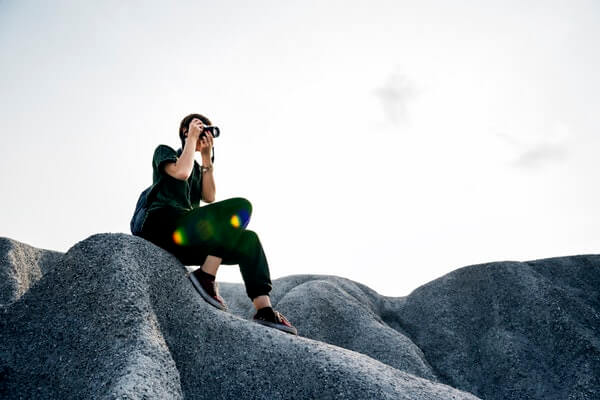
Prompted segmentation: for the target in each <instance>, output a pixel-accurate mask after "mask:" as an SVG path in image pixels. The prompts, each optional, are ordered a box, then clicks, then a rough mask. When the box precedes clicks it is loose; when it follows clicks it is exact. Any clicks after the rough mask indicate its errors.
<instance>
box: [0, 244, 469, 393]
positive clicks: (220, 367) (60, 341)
mask: <svg viewBox="0 0 600 400" xmlns="http://www.w3.org/2000/svg"><path fill="white" fill-rule="evenodd" d="M185 270H186V269H185V267H184V266H183V265H182V264H181V263H180V262H179V261H178V260H177V259H176V258H175V257H174V256H173V255H171V254H169V253H168V252H166V251H164V250H163V249H161V248H159V247H157V246H155V245H154V244H152V243H150V242H148V241H146V240H144V239H141V238H138V237H133V236H130V235H125V234H98V235H93V236H90V237H89V238H87V239H86V240H84V241H81V242H79V243H77V244H76V245H75V246H73V247H72V248H71V249H69V251H68V252H67V253H65V254H64V256H63V257H62V258H61V259H60V261H59V262H58V263H57V264H56V265H55V267H54V268H51V269H48V271H47V272H46V273H45V274H44V275H43V276H42V278H41V279H40V280H39V281H38V283H37V284H36V285H34V286H32V287H31V288H30V290H29V291H27V292H26V293H24V294H23V295H22V296H21V297H20V298H19V300H18V301H15V302H13V303H12V304H11V305H10V306H9V307H7V308H6V309H5V310H4V312H3V314H2V316H1V319H0V397H2V398H7V399H20V398H23V399H32V398H33V399H35V398H43V399H48V398H53V399H54V398H56V399H71V398H73V399H75V398H78V399H79V398H110V399H113V398H134V399H136V398H160V399H171V398H183V397H186V398H191V399H195V398H218V399H231V398H249V399H312V398H319V399H334V398H344V399H366V398H368V399H449V398H454V399H477V397H475V396H473V395H471V394H469V393H466V392H462V391H459V390H456V389H454V388H452V387H450V386H447V385H444V384H443V383H439V382H435V381H432V380H428V379H424V378H422V377H419V376H416V375H414V374H411V373H409V372H405V371H402V370H400V369H397V368H394V367H392V366H390V365H388V364H386V363H383V362H381V361H378V360H376V359H375V358H372V357H369V356H368V355H366V354H364V353H361V352H358V351H353V350H350V349H345V348H343V347H340V346H336V345H333V344H330V343H325V342H323V341H319V340H314V339H311V338H310V337H305V336H293V335H290V334H288V333H285V332H281V331H279V330H275V329H273V328H268V327H265V326H263V325H259V324H256V323H254V322H252V321H249V320H248V319H247V318H246V316H245V317H241V316H240V315H236V314H235V313H227V312H223V311H220V310H218V309H216V308H214V307H212V306H210V305H209V304H208V303H206V302H205V301H204V300H203V299H202V298H201V297H200V296H199V295H198V294H197V292H196V291H195V289H194V288H193V286H192V285H191V283H190V281H189V280H188V279H187V278H186V277H185ZM296 279H298V278H297V277H292V279H291V281H292V282H293V281H295V280H296ZM300 279H302V278H300ZM285 281H286V278H282V279H280V280H274V282H273V283H274V285H275V286H278V285H279V283H280V282H282V283H285ZM340 282H341V281H340ZM321 284H322V283H321ZM232 285H233V284H232ZM238 286H240V288H241V285H238ZM281 286H282V287H286V285H284V284H282V285H281ZM345 286H347V289H349V290H354V291H355V292H356V293H355V294H358V295H360V293H359V292H358V291H357V290H359V289H356V288H359V287H360V286H359V285H357V286H356V288H350V286H351V285H349V284H346V285H345ZM294 287H296V286H294V285H293V284H292V288H294ZM339 290H344V285H341V286H340V289H339ZM291 292H292V290H290V293H291ZM373 293H374V292H373ZM372 295H373V294H372V293H371V296H372ZM362 296H365V295H362ZM293 298H294V295H292V296H290V297H289V298H287V296H284V297H283V298H282V299H281V301H282V305H283V303H285V304H291V303H290V302H291V301H292V300H293ZM334 300H335V299H334ZM237 301H238V303H239V304H243V301H242V299H241V298H240V299H237ZM245 301H246V302H247V304H248V305H250V304H251V303H250V300H249V299H246V300H245ZM336 301H337V300H336ZM275 304H276V303H274V305H275ZM373 305H374V304H373ZM338 306H339V304H338ZM353 306H354V305H348V306H347V307H346V308H345V309H344V307H341V306H340V307H341V308H340V310H341V312H343V313H345V312H351V311H352V308H353ZM276 307H277V306H276ZM302 307H304V305H302ZM282 308H283V307H282ZM326 311H327V310H322V311H321V312H326ZM282 312H284V311H283V310H282ZM364 313H365V314H364V315H370V314H369V313H368V312H367V311H364ZM292 322H296V321H292ZM298 322H299V321H298ZM368 324H373V323H372V322H370V323H368ZM328 329H331V325H329V328H328ZM344 332H345V333H344V334H348V332H346V331H344ZM300 335H302V334H301V333H300ZM332 337H333V336H332ZM367 342H368V341H367ZM357 343H360V341H359V340H357V341H356V343H353V344H352V346H354V347H355V348H358V345H357ZM413 348H414V346H413ZM369 351H374V350H373V349H370V350H369ZM379 351H381V349H379ZM367 352H368V351H365V353H367ZM405 353H406V354H410V355H411V357H415V360H414V362H415V363H417V364H418V365H421V364H423V363H422V361H421V360H420V359H419V355H418V351H415V350H414V349H411V350H409V351H406V352H405ZM415 354H416V355H415ZM411 362H413V361H412V360H411V361H408V362H406V364H407V365H412V364H411ZM402 364H403V363H401V362H399V363H398V365H402ZM411 368H412V367H411ZM421 370H422V371H421ZM421 370H420V371H421V372H422V374H423V375H427V374H430V372H428V370H427V368H426V367H424V366H422V367H421Z"/></svg>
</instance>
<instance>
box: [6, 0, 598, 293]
mask: <svg viewBox="0 0 600 400" xmlns="http://www.w3.org/2000/svg"><path fill="white" fill-rule="evenodd" d="M172 3H176V5H172ZM524 3H525V2H522V1H512V2H509V1H503V2H497V1H488V2H482V1H454V2H446V1H435V2H432V1H419V2H417V1H411V2H407V1H397V0H390V1H376V0H369V1H347V0H345V1H307V0H303V1H301V2H300V1H296V2H289V1H253V2H245V1H223V2H218V3H217V2H212V1H211V2H209V1H205V2H199V1H190V2H148V1H143V2H142V1H140V2H122V1H103V2H79V1H55V2H51V4H48V2H43V1H16V0H15V1H0V124H1V125H0V128H1V132H2V133H1V139H0V154H1V157H0V170H1V171H2V175H0V186H1V188H2V196H1V203H0V205H1V208H0V221H1V223H0V236H6V237H10V238H12V239H15V240H19V241H22V242H25V243H28V244H30V245H33V246H36V247H40V248H47V249H53V250H58V251H63V252H66V251H67V250H68V249H69V248H70V247H71V246H73V245H74V244H75V243H77V242H78V241H80V240H84V239H85V238H87V237H88V236H90V235H93V234H95V233H102V232H125V233H129V220H130V218H131V214H132V212H133V208H134V207H135V203H136V201H137V197H138V195H139V193H140V192H141V191H142V190H143V189H144V188H145V187H147V186H148V185H149V184H150V183H151V181H152V165H151V161H152V153H153V150H154V148H155V147H156V146H157V145H158V144H160V143H164V144H168V145H170V146H171V147H173V148H175V149H177V148H178V147H179V139H178V137H177V129H178V126H179V122H180V121H181V119H182V118H183V117H184V116H185V115H187V114H189V113H192V112H199V113H202V114H205V115H207V116H208V117H209V118H211V119H212V120H213V122H214V124H215V125H218V126H219V127H220V128H221V136H220V137H219V138H217V139H215V164H214V165H215V172H214V176H215V181H216V187H217V201H220V200H224V199H227V198H230V197H237V196H241V197H246V198H247V199H249V200H250V201H251V202H252V204H253V208H254V211H253V217H252V220H251V222H250V225H249V226H248V229H252V230H254V231H255V232H257V233H258V234H259V237H260V239H261V242H262V244H263V247H264V249H265V252H266V254H267V259H268V261H269V265H270V270H271V278H272V279H275V278H279V277H282V276H286V275H291V274H303V273H317V274H334V275H339V276H343V277H346V278H349V279H353V280H356V281H359V282H362V283H364V284H366V285H368V286H370V287H372V288H373V289H375V290H376V291H378V292H379V293H381V294H384V295H388V296H404V295H407V294H409V293H410V292H411V291H412V290H413V289H415V288H417V287H418V286H420V285H422V284H424V283H426V282H428V281H430V280H432V279H435V278H437V277H439V276H441V275H444V274H445V273H447V272H450V271H452V270H454V269H456V268H459V267H462V266H466V265H471V264H477V263H483V262H491V261H502V260H518V261H526V260H533V259H538V258H546V257H555V256H565V255H574V254H589V253H598V243H600V212H599V211H598V206H597V205H598V204H600V191H599V189H598V182H599V181H600V172H599V171H598V159H597V148H598V146H599V145H600V136H599V135H598V133H599V132H598V131H599V127H600V121H599V117H598V115H599V114H598V109H599V106H600V78H599V74H598V72H597V71H599V70H600V52H599V51H598V43H599V39H600V3H598V2H595V1H561V2H556V1H554V2H551V1H539V2H526V3H527V4H524ZM202 4H204V5H202ZM196 159H197V160H198V161H201V159H200V155H199V153H197V154H196ZM202 204H203V205H205V204H206V203H202ZM218 279H219V280H221V281H229V282H242V279H241V275H240V273H239V269H238V267H237V266H229V265H225V266H222V267H221V268H220V269H219V276H218Z"/></svg>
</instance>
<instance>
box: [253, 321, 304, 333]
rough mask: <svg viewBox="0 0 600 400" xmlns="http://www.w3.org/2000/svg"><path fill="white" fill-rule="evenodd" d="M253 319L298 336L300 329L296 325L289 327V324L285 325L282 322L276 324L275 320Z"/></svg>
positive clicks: (258, 322)
mask: <svg viewBox="0 0 600 400" xmlns="http://www.w3.org/2000/svg"><path fill="white" fill-rule="evenodd" d="M252 321H254V322H256V323H257V324H261V325H265V326H269V327H271V328H275V329H279V330H280V331H284V332H287V333H291V334H292V335H296V336H298V330H297V329H296V328H294V327H289V326H285V325H282V324H276V323H274V322H269V321H263V320H262V319H252Z"/></svg>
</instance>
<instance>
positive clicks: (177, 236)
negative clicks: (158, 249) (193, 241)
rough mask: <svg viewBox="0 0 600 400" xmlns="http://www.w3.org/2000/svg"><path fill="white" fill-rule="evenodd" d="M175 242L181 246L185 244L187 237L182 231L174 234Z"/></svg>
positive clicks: (179, 230)
mask: <svg viewBox="0 0 600 400" xmlns="http://www.w3.org/2000/svg"><path fill="white" fill-rule="evenodd" d="M173 242H175V244H178V245H180V246H181V245H183V244H184V242H185V237H184V236H183V232H182V231H181V229H176V230H175V232H173Z"/></svg>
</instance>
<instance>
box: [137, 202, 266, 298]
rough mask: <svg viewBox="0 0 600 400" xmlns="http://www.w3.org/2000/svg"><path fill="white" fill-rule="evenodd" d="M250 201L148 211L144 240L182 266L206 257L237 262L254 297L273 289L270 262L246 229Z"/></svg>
mask: <svg viewBox="0 0 600 400" xmlns="http://www.w3.org/2000/svg"><path fill="white" fill-rule="evenodd" d="M251 215H252V204H251V203H250V201H248V200H247V199H245V198H243V197H233V198H229V199H226V200H222V201H216V202H213V203H209V204H207V205H204V206H202V207H197V208H193V209H191V210H189V211H181V210H177V209H175V208H173V207H163V208H159V209H154V210H151V211H149V212H148V214H147V216H146V219H145V221H144V224H143V226H142V232H141V234H140V236H141V237H143V238H144V239H146V240H149V241H151V242H152V243H154V244H156V245H157V246H159V247H162V248H163V249H165V250H167V251H168V252H170V253H171V254H173V255H174V256H175V257H177V258H178V259H179V261H181V263H182V264H184V265H202V264H203V263H204V260H205V259H206V257H207V256H209V255H212V256H216V257H220V258H221V259H222V261H221V264H225V265H236V264H237V265H239V268H240V272H241V275H242V279H243V280H244V284H245V286H246V294H247V295H248V297H249V298H250V300H253V299H254V298H255V297H257V296H261V295H268V294H269V293H270V291H271V289H272V282H271V277H270V274H269V264H268V262H267V257H266V255H265V252H264V249H263V247H262V244H261V242H260V239H259V237H258V235H257V234H256V232H254V231H252V230H249V229H246V226H247V225H248V223H249V222H250V217H251Z"/></svg>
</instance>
